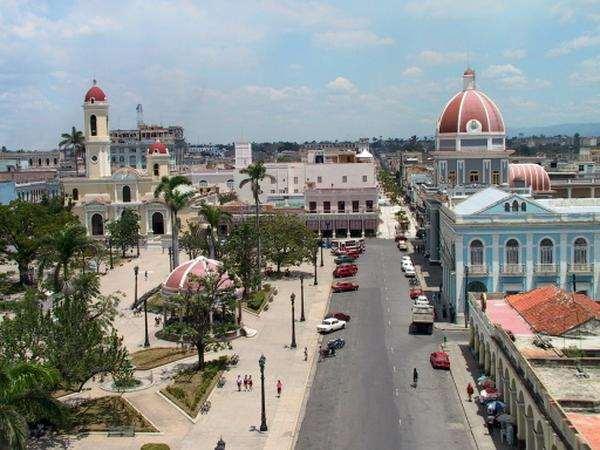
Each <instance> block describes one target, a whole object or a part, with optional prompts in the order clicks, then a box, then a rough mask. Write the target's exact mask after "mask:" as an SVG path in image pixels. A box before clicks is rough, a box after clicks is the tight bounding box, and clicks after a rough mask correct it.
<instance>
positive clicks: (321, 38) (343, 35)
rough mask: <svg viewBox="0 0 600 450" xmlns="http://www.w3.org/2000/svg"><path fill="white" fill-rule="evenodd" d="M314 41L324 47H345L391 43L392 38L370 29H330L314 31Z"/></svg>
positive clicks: (392, 41)
mask: <svg viewBox="0 0 600 450" xmlns="http://www.w3.org/2000/svg"><path fill="white" fill-rule="evenodd" d="M314 42H315V43H316V44H317V45H318V46H320V47H325V48H333V49H347V48H351V49H352V48H362V47H373V46H378V45H391V44H393V43H394V40H393V39H392V38H390V37H383V36H379V35H377V34H375V33H374V32H372V31H370V30H332V31H325V32H319V33H315V35H314Z"/></svg>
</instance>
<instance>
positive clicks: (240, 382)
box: [236, 374, 242, 392]
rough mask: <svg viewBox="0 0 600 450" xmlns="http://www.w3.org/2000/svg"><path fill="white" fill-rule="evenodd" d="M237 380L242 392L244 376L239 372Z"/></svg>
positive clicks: (239, 389) (239, 390)
mask: <svg viewBox="0 0 600 450" xmlns="http://www.w3.org/2000/svg"><path fill="white" fill-rule="evenodd" d="M236 382H237V385H238V392H241V391H242V376H241V375H240V374H238V376H237V380H236Z"/></svg>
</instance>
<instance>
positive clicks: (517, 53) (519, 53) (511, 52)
mask: <svg viewBox="0 0 600 450" xmlns="http://www.w3.org/2000/svg"><path fill="white" fill-rule="evenodd" d="M502 56H503V57H505V58H507V59H523V58H525V57H526V56H527V50H524V49H522V48H515V49H506V50H504V51H503V52H502Z"/></svg>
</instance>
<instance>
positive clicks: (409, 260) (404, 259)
mask: <svg viewBox="0 0 600 450" xmlns="http://www.w3.org/2000/svg"><path fill="white" fill-rule="evenodd" d="M404 261H408V262H409V263H412V259H410V256H408V255H404V256H403V257H402V262H404Z"/></svg>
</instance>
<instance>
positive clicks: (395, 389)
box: [394, 388, 398, 397]
mask: <svg viewBox="0 0 600 450" xmlns="http://www.w3.org/2000/svg"><path fill="white" fill-rule="evenodd" d="M394 395H395V396H396V397H398V388H394Z"/></svg>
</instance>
